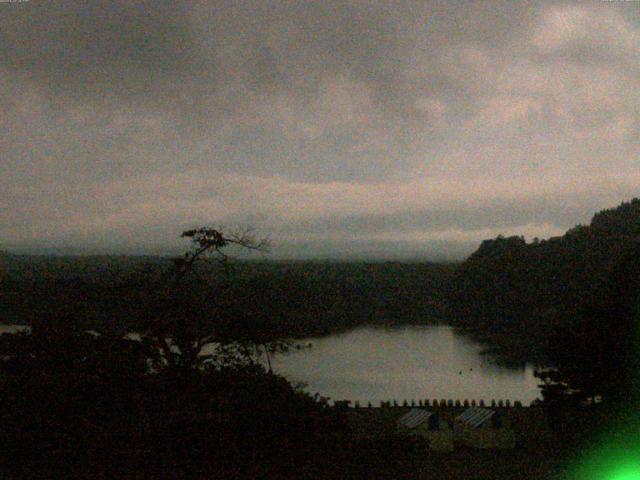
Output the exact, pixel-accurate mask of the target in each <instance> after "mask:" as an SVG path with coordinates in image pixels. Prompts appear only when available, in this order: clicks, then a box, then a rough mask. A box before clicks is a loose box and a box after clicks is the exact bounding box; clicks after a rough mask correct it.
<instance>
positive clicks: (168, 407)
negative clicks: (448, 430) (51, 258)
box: [0, 229, 349, 479]
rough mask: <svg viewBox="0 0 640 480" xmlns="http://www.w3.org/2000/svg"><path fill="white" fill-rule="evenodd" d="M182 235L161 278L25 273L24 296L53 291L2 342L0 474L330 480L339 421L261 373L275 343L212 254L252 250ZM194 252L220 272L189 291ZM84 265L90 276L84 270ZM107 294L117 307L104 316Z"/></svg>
mask: <svg viewBox="0 0 640 480" xmlns="http://www.w3.org/2000/svg"><path fill="white" fill-rule="evenodd" d="M183 236H186V237H188V238H190V239H191V240H192V243H193V245H192V247H193V248H192V250H190V251H189V252H188V253H187V254H186V255H185V256H184V257H182V258H181V259H180V260H179V261H178V260H176V261H175V262H173V263H172V264H171V265H169V266H168V268H165V269H164V271H160V270H156V271H154V272H148V271H146V272H142V273H144V275H143V274H142V273H141V272H135V269H134V270H133V272H134V273H132V270H131V269H130V268H126V269H125V270H126V272H124V273H123V272H120V273H117V274H116V275H115V277H114V278H113V280H114V281H112V282H109V283H106V286H105V282H104V279H103V283H95V282H93V283H91V282H88V283H83V282H82V281H81V280H80V279H81V278H82V275H83V274H84V273H83V272H82V269H80V270H81V273H80V274H79V275H77V276H75V275H69V274H68V273H66V272H65V274H64V275H63V277H64V278H65V281H64V282H62V283H61V284H58V283H57V282H56V281H55V280H54V279H51V278H47V279H45V280H42V279H43V277H46V275H45V274H44V273H43V272H42V271H39V272H34V276H33V281H34V283H33V284H31V285H30V286H31V288H33V289H34V290H33V294H34V295H37V294H38V293H39V292H41V290H39V289H40V288H51V289H52V290H50V291H49V292H48V296H47V299H46V300H44V299H43V301H42V302H40V303H38V302H36V303H35V304H30V303H27V304H26V305H25V307H26V308H29V307H33V310H32V311H30V312H29V313H28V319H29V324H30V327H31V328H30V330H29V331H23V332H19V333H10V334H7V333H6V334H4V335H1V336H0V429H1V431H2V434H1V435H0V475H1V476H2V478H16V479H22V478H118V479H120V478H171V479H173V478H225V479H230V478H292V477H294V476H295V477H298V478H322V475H325V474H330V472H331V468H326V466H325V465H324V464H323V462H325V461H327V460H328V459H330V458H333V457H335V455H334V452H339V451H341V449H340V448H337V446H339V445H341V443H342V442H345V441H347V440H348V438H349V436H348V431H347V430H346V424H345V422H344V420H343V416H342V414H341V413H340V411H339V410H338V409H335V408H330V407H329V406H328V405H327V403H326V402H325V401H322V399H318V398H315V397H311V396H310V395H308V394H305V393H302V392H301V391H299V390H297V389H296V388H294V387H292V386H291V385H290V383H289V382H288V381H287V380H285V379H284V378H282V377H280V376H278V375H275V374H273V373H272V372H271V371H270V369H268V368H266V367H265V366H264V362H262V359H263V358H264V356H265V355H266V356H267V357H268V356H269V354H274V353H277V352H281V351H282V349H283V348H285V347H286V346H287V343H286V342H282V341H281V340H278V339H274V338H273V336H272V335H265V332H264V330H263V329H262V328H261V326H260V325H259V324H256V323H255V322H252V321H251V320H253V317H252V316H251V315H248V314H247V312H244V311H243V308H242V304H238V303H236V302H235V301H234V298H235V294H236V291H235V290H234V289H233V288H232V286H233V282H232V277H231V276H230V275H229V274H228V268H227V267H228V265H227V260H226V255H225V253H224V252H223V250H225V249H226V247H228V246H229V245H231V244H239V245H241V246H242V247H243V248H258V247H259V245H260V244H259V243H257V242H254V241H253V239H252V238H251V237H246V236H240V237H235V236H229V237H225V236H224V235H223V234H221V233H220V232H218V231H216V230H210V229H202V230H197V231H188V232H185V234H184V235H183ZM205 253H211V254H212V259H213V261H214V262H215V264H217V265H218V267H219V268H218V269H217V270H214V271H210V272H209V273H210V275H209V283H208V284H207V288H206V289H205V288H195V285H198V283H197V282H194V279H193V278H192V274H193V273H194V268H195V266H196V265H197V261H199V260H202V257H204V254H205ZM116 263H117V262H116ZM84 265H86V266H88V267H91V268H87V270H88V271H89V273H88V276H89V278H93V277H94V276H95V272H94V271H92V269H93V266H95V264H93V263H92V260H88V261H87V262H86V263H84ZM100 265H101V266H100V267H98V268H103V267H104V265H102V264H100ZM11 268H16V264H15V263H14V264H13V266H12V267H10V268H9V273H10V274H11ZM61 268H62V270H64V266H62V267H61V266H60V265H56V266H55V267H54V268H53V270H54V271H55V272H59V271H60V270H61ZM145 268H146V267H145ZM74 269H75V271H77V270H78V268H77V265H75V266H74ZM142 279H144V282H143V281H142ZM187 279H189V281H186V280H187ZM115 280H117V282H116V281H115ZM41 281H42V282H44V283H43V284H41V283H39V282H41ZM49 282H53V283H49ZM74 282H75V283H74ZM101 288H104V289H105V292H103V291H101V290H100V289H101ZM94 289H98V290H97V291H96V290H94ZM205 292H206V294H205ZM92 293H93V296H92V295H91V294H92ZM116 293H117V294H118V295H115V294H116ZM106 294H108V295H112V296H113V295H115V296H117V297H119V298H120V302H122V303H121V304H120V307H119V308H118V309H116V310H110V311H108V312H107V313H105V312H104V311H103V305H102V304H101V303H99V302H108V301H109V300H111V299H113V297H111V298H108V297H106V296H105V295H106ZM12 295H18V296H19V295H20V293H19V292H18V293H15V292H14V293H12ZM205 299H206V301H203V300H205ZM98 300H99V302H98ZM32 301H33V300H31V299H30V300H29V302H32ZM126 302H129V303H130V305H129V308H128V309H124V305H125V304H126ZM96 310H97V311H98V313H100V314H101V315H102V316H100V315H98V316H96V315H95V313H96V312H95V311H96ZM124 313H126V314H131V315H132V316H134V317H135V331H136V332H137V335H136V337H135V338H131V336H130V335H127V334H126V333H127V331H128V330H127V328H126V322H123V323H121V324H120V326H119V327H114V326H113V325H111V324H109V322H106V321H105V320H107V319H108V317H109V316H110V315H114V316H115V315H118V314H124ZM105 315H106V316H105ZM129 331H131V330H129ZM205 347H209V348H208V349H206V350H205ZM333 463H335V464H339V463H340V462H339V461H338V459H337V458H336V459H334V462H333ZM320 467H322V469H321V471H320Z"/></svg>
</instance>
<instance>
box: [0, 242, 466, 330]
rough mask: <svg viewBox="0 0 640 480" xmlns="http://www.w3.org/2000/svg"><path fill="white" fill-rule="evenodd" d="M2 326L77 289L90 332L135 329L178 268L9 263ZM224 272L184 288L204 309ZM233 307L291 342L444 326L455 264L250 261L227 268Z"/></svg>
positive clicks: (149, 260) (97, 260)
mask: <svg viewBox="0 0 640 480" xmlns="http://www.w3.org/2000/svg"><path fill="white" fill-rule="evenodd" d="M0 261H1V262H2V269H3V271H4V281H3V282H2V283H1V284H0V296H1V297H2V299H3V301H2V303H1V304H0V318H2V322H3V323H18V324H25V323H30V322H31V319H32V318H33V317H34V316H36V317H37V316H38V315H39V312H40V311H43V310H44V311H46V310H48V309H49V308H50V305H51V304H53V303H57V302H60V301H65V300H64V296H65V292H69V291H71V290H72V291H74V292H77V293H79V294H81V295H78V296H79V297H81V298H82V299H83V300H82V302H80V304H79V305H77V308H79V309H81V310H82V316H83V318H85V319H86V322H87V325H90V326H100V327H101V328H104V327H109V328H111V329H113V330H115V331H120V330H123V329H124V330H130V329H135V328H136V319H137V318H140V316H144V315H145V314H146V310H147V308H149V301H150V293H152V292H150V291H149V288H148V285H149V284H150V282H151V283H155V284H157V283H161V282H162V278H163V275H164V274H165V272H166V270H167V269H168V268H169V267H170V266H171V265H172V261H171V260H170V259H168V258H161V257H115V256H109V257H107V256H104V257H50V256H41V257H37V256H35V257H34V256H18V255H3V256H2V257H1V258H0ZM219 268H220V266H219V265H216V264H207V263H203V264H201V265H199V266H198V267H197V268H196V271H195V272H194V273H193V275H192V276H191V277H189V278H188V279H185V282H184V284H183V285H182V287H181V288H182V289H183V294H184V295H187V296H189V297H190V298H191V299H192V300H195V298H196V297H200V298H201V299H202V301H206V296H207V292H208V291H209V290H210V288H211V279H212V278H214V277H215V276H216V270H217V269H219ZM230 268H231V272H230V273H231V275H232V277H233V282H232V287H233V289H234V290H235V291H234V292H233V293H232V294H229V296H230V297H232V298H234V302H235V303H236V305H237V307H238V308H239V309H241V310H243V311H244V312H246V313H248V314H254V315H260V316H262V317H263V318H264V319H265V320H264V322H267V320H266V319H268V324H267V325H265V327H266V328H268V329H269V330H272V331H274V332H281V333H285V332H286V335H287V336H294V337H304V336H312V335H324V334H328V333H332V332H336V331H340V330H345V329H348V328H352V327H355V326H358V325H362V324H365V323H366V324H380V325H382V324H387V325H389V324H401V323H433V322H438V321H443V320H444V316H443V315H444V311H445V307H444V301H445V291H446V288H447V283H448V281H449V278H450V276H451V272H452V271H453V266H450V265H438V264H430V263H397V262H385V263H364V262H353V263H351V262H250V261H243V262H241V261H237V262H233V263H232V264H231V267H230ZM141 308H142V311H140V309H141Z"/></svg>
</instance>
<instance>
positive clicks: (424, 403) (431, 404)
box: [334, 398, 533, 409]
mask: <svg viewBox="0 0 640 480" xmlns="http://www.w3.org/2000/svg"><path fill="white" fill-rule="evenodd" d="M532 404H533V402H532ZM334 405H336V406H340V407H343V408H407V407H410V408H435V409H437V408H469V407H490V408H522V407H523V405H522V402H520V401H519V400H516V401H514V402H512V401H511V400H497V401H496V400H491V401H489V402H485V401H484V400H467V399H465V400H462V401H461V400H452V399H445V398H442V399H440V400H438V399H436V398H434V399H432V400H430V399H428V398H427V399H424V400H418V401H416V400H410V401H409V400H403V401H402V402H399V401H398V400H387V401H381V402H380V403H379V405H378V406H374V405H373V404H372V403H371V402H367V404H366V405H364V404H361V403H360V402H359V401H356V402H351V401H350V400H336V401H335V402H334Z"/></svg>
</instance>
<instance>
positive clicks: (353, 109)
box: [0, 0, 640, 257]
mask: <svg viewBox="0 0 640 480" xmlns="http://www.w3.org/2000/svg"><path fill="white" fill-rule="evenodd" d="M0 10H1V15H0V40H1V41H2V45H3V52H2V55H1V56H0V113H1V115H0V123H1V126H2V131H3V136H2V141H1V142H0V156H1V157H0V158H1V159H2V160H1V162H0V192H2V193H1V194H0V195H1V196H2V204H3V208H2V209H1V210H0V245H2V244H4V245H8V246H17V247H20V246H22V247H28V248H39V247H42V248H46V247H51V246H58V247H61V246H65V245H68V246H74V247H77V246H82V245H85V246H87V248H90V249H93V250H103V251H117V250H123V251H124V250H126V251H144V250H145V249H147V250H148V249H152V248H153V249H160V250H162V248H172V247H173V246H175V245H176V244H175V242H174V240H173V239H175V238H176V237H177V235H178V234H179V232H180V231H181V229H182V228H184V227H186V226H192V225H196V224H200V223H213V224H247V223H250V224H253V225H255V226H256V227H257V228H258V229H259V230H260V231H263V232H265V233H267V234H269V235H270V236H271V237H272V238H273V241H274V245H275V249H276V251H275V254H276V255H278V254H280V255H292V256H315V255H316V254H318V255H331V252H334V253H335V252H339V251H340V252H343V251H344V252H352V253H353V252H354V251H357V250H358V249H360V248H361V247H362V245H369V247H367V250H370V251H375V252H377V253H375V254H376V255H381V256H391V257H393V256H394V255H395V254H398V255H399V254H400V252H403V253H402V254H403V255H405V254H406V255H409V254H411V255H414V254H420V255H421V256H429V255H436V254H446V252H447V251H448V250H447V248H448V247H447V246H450V248H449V251H451V252H453V251H455V253H456V255H458V254H460V255H461V254H463V253H468V251H469V250H470V249H471V248H473V246H474V245H475V244H477V243H478V242H479V241H480V240H482V238H484V237H485V236H493V235H497V234H498V233H505V234H511V233H518V232H523V233H526V234H527V235H530V236H539V237H545V236H549V235H555V234H558V233H560V232H562V230H564V229H566V228H569V227H571V226H573V225H575V224H576V223H581V222H587V221H588V220H589V217H590V214H591V213H592V212H593V211H594V210H597V209H600V208H604V207H609V206H613V205H615V204H617V203H619V202H620V201H622V200H624V199H628V198H630V197H632V196H636V195H638V192H639V190H640V188H639V187H640V169H639V168H638V167H640V144H639V139H640V27H639V26H640V14H639V12H638V10H637V8H634V5H632V4H631V3H627V2H598V3H576V4H572V3H566V2H563V3H554V2H551V3H548V2H543V3H539V2H515V3H514V2H491V3H490V4H480V3H476V2H474V3H469V2H425V1H419V2H410V1H402V2H400V1H394V0H387V1H365V0H352V1H347V2H345V1H330V0H327V1H324V2H313V3H311V2H295V1H292V2H288V1H281V2H262V1H257V0H256V1H244V2H233V5H232V3H231V2H209V1H199V2H189V3H185V4H182V3H177V2H169V1H140V2H135V3H134V4H132V3H131V2H129V1H125V0H115V1H109V2H106V1H105V2H103V1H94V2H73V4H69V2H56V1H51V2H46V3H45V2H42V3H40V2H37V1H34V0H32V1H31V2H28V3H9V4H2V5H0ZM463 244H464V245H465V247H464V248H462V247H459V246H460V245H463ZM279 245H280V247H281V248H280V250H278V248H279V247H278V246H279ZM345 245H352V247H345ZM376 245H377V246H376ZM403 245H404V247H403ZM406 245H410V247H406ZM456 245H457V246H458V247H455V246H456ZM355 246H357V247H355ZM362 248H364V247H362ZM314 249H316V250H317V252H314ZM465 249H466V250H465ZM278 252H279V253H278ZM318 252H320V253H318ZM461 252H462V253H461Z"/></svg>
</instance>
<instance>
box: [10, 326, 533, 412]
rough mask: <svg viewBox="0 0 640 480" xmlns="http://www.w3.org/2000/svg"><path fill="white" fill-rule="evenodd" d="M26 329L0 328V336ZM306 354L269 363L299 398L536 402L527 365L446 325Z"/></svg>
mask: <svg viewBox="0 0 640 480" xmlns="http://www.w3.org/2000/svg"><path fill="white" fill-rule="evenodd" d="M24 328H26V327H21V326H16V325H0V334H2V333H13V332H16V331H18V330H22V329H24ZM298 342H299V343H301V344H305V345H306V344H308V343H311V344H312V347H311V348H309V349H303V350H295V349H294V350H293V351H291V352H290V353H288V354H286V355H280V356H277V357H276V358H275V359H274V361H273V369H274V371H275V372H276V373H280V374H282V375H284V376H285V377H286V378H288V379H289V380H290V381H291V382H292V383H298V382H302V383H305V384H306V388H305V389H306V391H308V392H309V393H311V394H315V393H316V392H317V393H319V394H320V395H322V396H325V397H329V398H331V400H332V401H333V400H343V399H348V400H352V401H354V402H355V401H359V402H360V404H361V405H363V406H365V405H366V404H367V402H371V403H372V404H373V405H379V403H380V401H387V400H397V401H398V402H402V401H404V400H405V399H406V400H408V401H409V402H410V401H411V400H415V401H416V402H417V401H418V400H420V399H423V400H424V399H429V400H430V401H431V400H433V399H438V400H440V399H443V398H444V399H452V400H460V401H463V400H465V399H469V400H472V399H473V400H478V401H479V400H481V399H482V400H484V401H485V402H487V404H488V403H489V402H491V400H493V399H495V400H496V401H497V400H501V399H502V400H510V401H511V402H514V401H516V400H519V401H521V402H522V403H523V404H525V405H528V404H529V403H530V402H531V401H532V400H534V399H536V398H538V397H539V396H540V389H539V388H538V383H539V380H537V379H536V378H535V377H534V376H533V370H534V369H533V366H531V365H527V366H525V367H524V368H521V369H514V368H507V367H502V366H498V365H495V364H494V363H492V361H491V357H489V356H487V355H483V354H482V353H481V352H482V346H481V345H480V344H478V343H476V342H474V341H473V340H471V339H469V338H467V337H465V336H462V335H459V334H456V333H455V332H454V330H453V329H452V328H451V327H449V326H444V325H440V326H407V327H393V328H379V327H361V328H357V329H354V330H351V331H349V332H346V333H340V334H334V335H329V336H327V337H323V338H313V339H303V340H299V341H298Z"/></svg>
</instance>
